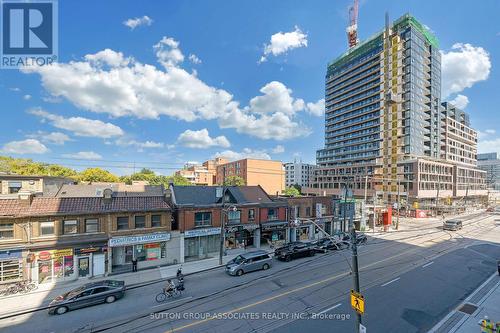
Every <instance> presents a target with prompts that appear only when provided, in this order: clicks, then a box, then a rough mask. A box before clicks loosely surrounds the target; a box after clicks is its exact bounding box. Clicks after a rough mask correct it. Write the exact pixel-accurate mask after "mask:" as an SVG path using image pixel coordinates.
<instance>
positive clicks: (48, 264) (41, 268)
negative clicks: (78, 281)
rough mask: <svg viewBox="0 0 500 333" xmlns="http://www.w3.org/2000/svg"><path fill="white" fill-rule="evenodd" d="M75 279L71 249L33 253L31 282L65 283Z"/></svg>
mask: <svg viewBox="0 0 500 333" xmlns="http://www.w3.org/2000/svg"><path fill="white" fill-rule="evenodd" d="M74 278H75V270H74V257H73V249H58V250H44V251H39V252H35V256H34V269H33V280H34V281H38V283H50V282H57V281H67V280H72V279H74Z"/></svg>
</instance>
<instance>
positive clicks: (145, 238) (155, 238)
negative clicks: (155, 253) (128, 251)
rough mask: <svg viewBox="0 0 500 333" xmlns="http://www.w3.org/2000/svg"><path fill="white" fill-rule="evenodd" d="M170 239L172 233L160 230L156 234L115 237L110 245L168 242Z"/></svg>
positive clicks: (110, 241)
mask: <svg viewBox="0 0 500 333" xmlns="http://www.w3.org/2000/svg"><path fill="white" fill-rule="evenodd" d="M168 240H170V233H168V232H158V233H154V234H145V235H137V236H123V237H114V238H111V239H110V240H109V246H110V247H116V246H125V245H134V244H145V243H155V242H166V241H168Z"/></svg>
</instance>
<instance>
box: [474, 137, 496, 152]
mask: <svg viewBox="0 0 500 333" xmlns="http://www.w3.org/2000/svg"><path fill="white" fill-rule="evenodd" d="M477 151H478V152H479V153H492V152H499V153H500V138H495V139H488V140H484V139H483V140H481V139H480V140H479V142H478V144H477Z"/></svg>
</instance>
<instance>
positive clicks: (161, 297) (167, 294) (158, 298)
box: [156, 286, 182, 303]
mask: <svg viewBox="0 0 500 333" xmlns="http://www.w3.org/2000/svg"><path fill="white" fill-rule="evenodd" d="M180 295H182V290H181V289H180V288H179V287H178V286H176V287H175V288H174V289H173V290H171V291H168V292H167V291H165V290H163V291H162V292H161V293H159V294H158V295H156V301H157V302H158V303H163V302H165V300H166V299H167V298H172V297H178V296H180Z"/></svg>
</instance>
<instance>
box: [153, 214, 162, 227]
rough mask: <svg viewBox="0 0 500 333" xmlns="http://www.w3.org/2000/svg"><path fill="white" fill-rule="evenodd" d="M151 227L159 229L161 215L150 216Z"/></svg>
mask: <svg viewBox="0 0 500 333" xmlns="http://www.w3.org/2000/svg"><path fill="white" fill-rule="evenodd" d="M151 227H153V228H156V227H161V215H151Z"/></svg>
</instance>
